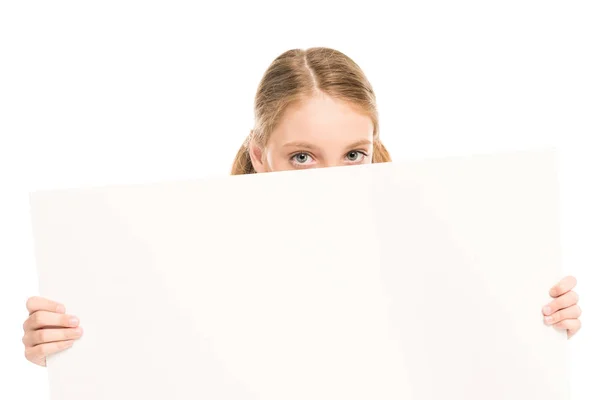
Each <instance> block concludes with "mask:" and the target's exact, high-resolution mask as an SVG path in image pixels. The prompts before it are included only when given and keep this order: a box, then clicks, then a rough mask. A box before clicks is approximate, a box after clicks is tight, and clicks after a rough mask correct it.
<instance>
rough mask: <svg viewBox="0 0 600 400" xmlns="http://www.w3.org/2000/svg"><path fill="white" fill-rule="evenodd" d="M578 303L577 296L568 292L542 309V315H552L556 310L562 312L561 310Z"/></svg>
mask: <svg viewBox="0 0 600 400" xmlns="http://www.w3.org/2000/svg"><path fill="white" fill-rule="evenodd" d="M578 301H579V296H578V295H577V293H575V292H568V293H567V294H563V295H562V296H560V297H559V298H557V299H556V300H553V301H552V302H550V304H547V305H546V306H544V308H543V309H542V312H543V313H544V315H552V314H554V313H555V312H557V311H558V310H562V309H563V308H567V307H571V306H574V305H575V304H577V302H578Z"/></svg>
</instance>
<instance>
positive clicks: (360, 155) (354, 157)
mask: <svg viewBox="0 0 600 400" xmlns="http://www.w3.org/2000/svg"><path fill="white" fill-rule="evenodd" d="M366 156H367V154H366V153H364V152H362V151H358V150H352V151H350V152H348V154H346V159H348V161H351V162H361V161H362V160H364V158H365V157H366Z"/></svg>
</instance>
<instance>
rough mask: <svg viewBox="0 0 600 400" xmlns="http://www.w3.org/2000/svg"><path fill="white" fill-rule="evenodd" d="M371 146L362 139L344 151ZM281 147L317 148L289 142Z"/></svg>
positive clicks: (305, 143) (303, 143) (302, 143)
mask: <svg viewBox="0 0 600 400" xmlns="http://www.w3.org/2000/svg"><path fill="white" fill-rule="evenodd" d="M371 144H373V142H372V141H371V140H369V139H362V140H358V141H356V142H354V143H352V144H351V145H349V146H347V147H346V149H347V150H351V149H353V148H356V147H359V146H368V145H371ZM283 147H294V148H306V149H310V150H316V149H317V147H316V146H314V145H312V144H310V143H307V142H289V143H286V144H284V145H283Z"/></svg>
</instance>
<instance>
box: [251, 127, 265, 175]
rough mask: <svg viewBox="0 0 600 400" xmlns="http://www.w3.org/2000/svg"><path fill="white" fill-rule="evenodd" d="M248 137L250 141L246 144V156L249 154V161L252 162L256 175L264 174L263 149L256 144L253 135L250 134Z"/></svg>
mask: <svg viewBox="0 0 600 400" xmlns="http://www.w3.org/2000/svg"><path fill="white" fill-rule="evenodd" d="M250 137H251V139H250V142H249V143H248V154H250V161H251V162H252V167H253V168H254V170H255V171H256V172H257V173H262V172H266V170H267V168H266V162H265V157H264V156H265V154H264V149H263V148H262V147H260V146H259V145H258V144H257V143H256V140H255V139H254V135H252V134H251V135H250Z"/></svg>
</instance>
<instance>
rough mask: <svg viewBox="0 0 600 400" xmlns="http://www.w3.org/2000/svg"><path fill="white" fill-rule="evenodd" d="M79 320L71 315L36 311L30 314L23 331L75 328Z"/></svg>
mask: <svg viewBox="0 0 600 400" xmlns="http://www.w3.org/2000/svg"><path fill="white" fill-rule="evenodd" d="M78 325H79V319H78V318H77V317H75V316H72V315H67V314H57V313H53V312H48V311H38V312H36V313H34V314H31V315H30V316H29V318H27V320H25V323H24V324H23V330H24V331H34V330H37V329H40V328H46V327H60V328H76V327H77V326H78Z"/></svg>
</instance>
